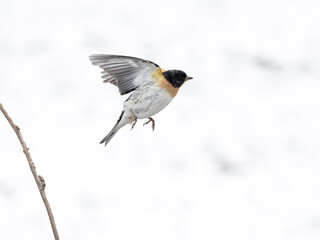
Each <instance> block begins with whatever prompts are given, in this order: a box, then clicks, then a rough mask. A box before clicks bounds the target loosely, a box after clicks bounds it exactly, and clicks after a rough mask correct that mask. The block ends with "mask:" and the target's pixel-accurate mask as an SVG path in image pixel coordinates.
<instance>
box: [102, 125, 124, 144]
mask: <svg viewBox="0 0 320 240" xmlns="http://www.w3.org/2000/svg"><path fill="white" fill-rule="evenodd" d="M119 129H120V128H117V125H116V126H114V127H113V128H112V130H111V131H110V132H109V134H108V135H107V136H106V137H105V138H104V139H102V140H101V142H100V143H104V145H105V146H107V144H108V142H110V140H111V139H112V138H113V136H114V135H116V133H117V132H118V130H119Z"/></svg>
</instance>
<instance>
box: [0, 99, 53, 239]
mask: <svg viewBox="0 0 320 240" xmlns="http://www.w3.org/2000/svg"><path fill="white" fill-rule="evenodd" d="M0 110H1V112H2V113H3V115H4V116H5V118H6V119H7V120H8V122H9V123H10V125H11V127H12V128H13V130H14V132H15V133H16V134H17V137H18V139H19V141H20V143H21V146H22V148H23V152H24V154H25V155H26V157H27V160H28V163H29V167H30V170H31V172H32V175H33V177H34V180H35V181H36V183H37V186H38V189H39V191H40V195H41V197H42V200H43V202H44V205H45V207H46V209H47V212H48V216H49V219H50V223H51V228H52V231H53V235H54V238H55V240H59V235H58V231H57V227H56V223H55V221H54V217H53V214H52V211H51V207H50V204H49V202H48V199H47V196H46V193H45V191H44V189H45V187H46V183H45V181H44V178H43V177H42V176H40V175H38V174H37V171H36V167H35V165H34V162H33V161H32V158H31V155H30V152H29V148H28V147H27V144H26V143H25V141H24V140H23V137H22V135H21V132H20V128H19V127H18V126H17V125H15V124H14V122H13V121H12V119H11V118H10V117H9V115H8V113H7V111H6V110H5V109H4V107H3V106H2V104H1V103H0Z"/></svg>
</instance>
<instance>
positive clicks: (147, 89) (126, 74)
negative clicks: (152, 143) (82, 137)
mask: <svg viewBox="0 0 320 240" xmlns="http://www.w3.org/2000/svg"><path fill="white" fill-rule="evenodd" d="M90 60H91V62H92V64H93V65H97V66H99V67H100V68H102V69H103V72H102V78H103V79H104V80H103V82H105V83H111V84H113V85H116V86H117V87H118V89H119V92H120V94H121V95H125V94H128V93H131V95H130V96H129V98H128V99H127V100H126V101H125V102H124V104H123V109H122V112H121V114H120V117H119V119H118V121H117V123H116V124H115V125H114V127H113V128H112V129H111V131H110V132H109V134H108V135H107V136H106V137H105V138H104V139H102V141H101V142H100V143H104V144H105V145H107V144H108V143H109V141H110V140H111V139H112V137H113V136H114V135H115V134H116V133H117V132H118V131H119V129H120V128H122V127H124V126H125V125H127V124H131V126H132V127H131V129H133V127H134V126H135V124H136V122H137V119H143V118H148V119H149V120H148V121H147V122H146V123H144V125H145V124H148V123H150V122H151V123H152V130H154V127H155V121H154V120H153V119H152V118H151V116H153V115H155V114H157V113H158V112H160V111H161V110H162V109H164V108H165V107H166V106H167V105H168V104H169V103H170V102H171V101H172V99H173V98H174V97H175V96H176V95H177V93H178V91H179V89H180V87H181V86H182V85H183V84H184V82H186V81H188V80H190V79H192V77H189V76H187V75H186V73H185V72H183V71H181V70H168V71H164V70H163V69H161V68H160V67H159V66H158V65H157V64H155V63H153V62H151V61H148V60H143V59H140V58H135V57H128V56H120V55H108V54H94V55H91V56H90Z"/></svg>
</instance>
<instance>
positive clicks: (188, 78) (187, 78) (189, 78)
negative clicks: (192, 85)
mask: <svg viewBox="0 0 320 240" xmlns="http://www.w3.org/2000/svg"><path fill="white" fill-rule="evenodd" d="M191 79H193V77H189V76H187V77H186V80H185V81H188V80H191Z"/></svg>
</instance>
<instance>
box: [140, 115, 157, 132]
mask: <svg viewBox="0 0 320 240" xmlns="http://www.w3.org/2000/svg"><path fill="white" fill-rule="evenodd" d="M150 122H152V131H154V126H155V121H154V120H153V119H152V118H151V117H149V121H148V122H145V123H144V124H143V126H144V125H146V124H148V123H150Z"/></svg>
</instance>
